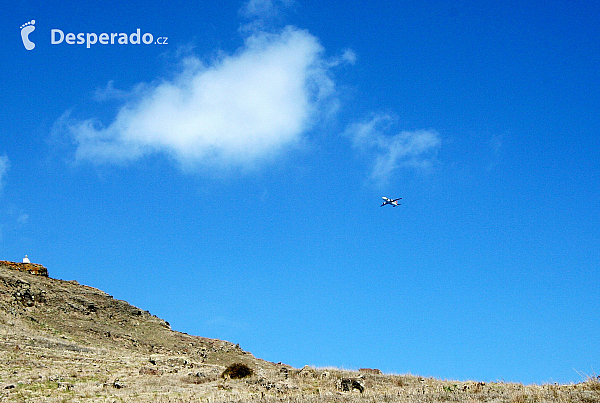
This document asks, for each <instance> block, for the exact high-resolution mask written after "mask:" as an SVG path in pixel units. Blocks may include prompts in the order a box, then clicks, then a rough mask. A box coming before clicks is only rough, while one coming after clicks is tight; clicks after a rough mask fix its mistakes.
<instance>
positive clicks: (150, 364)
mask: <svg viewBox="0 0 600 403" xmlns="http://www.w3.org/2000/svg"><path fill="white" fill-rule="evenodd" d="M234 363H239V364H243V365H247V366H248V367H249V368H250V369H251V370H252V375H251V376H247V377H244V378H242V379H228V378H227V377H225V378H223V377H222V374H223V372H224V370H225V369H226V368H227V367H228V366H229V365H231V364H234ZM348 378H349V379H354V380H357V381H359V382H360V384H361V387H362V386H364V392H363V393H360V392H359V391H358V390H356V389H353V390H352V391H344V390H342V387H341V386H342V379H348ZM346 384H347V383H346ZM0 402H111V403H112V402H207V403H219V402H240V403H252V402H257V403H258V402H260V403H270V402H273V403H275V402H278V403H280V402H283V403H285V402H289V403H295V402H298V403H300V402H315V403H317V402H323V403H329V402H331V403H334V402H336V403H337V402H356V403H362V402H364V403H367V402H369V403H371V402H403V403H408V402H411V403H413V402H416V403H419V402H423V403H428V402H469V403H474V402H490V403H497V402H498V403H499V402H507V403H543V402H561V403H597V402H600V379H599V378H598V377H597V376H595V375H593V376H585V377H584V380H583V381H582V382H581V383H578V384H573V385H522V384H518V383H502V382H498V383H481V382H472V381H467V382H459V381H442V380H439V379H434V378H423V377H419V376H414V375H410V374H406V375H384V374H379V373H377V371H374V370H371V371H368V370H367V371H363V372H357V371H348V370H342V369H337V368H313V367H304V368H302V369H295V368H292V367H289V366H286V365H283V364H274V363H271V362H267V361H263V360H260V359H257V358H255V357H253V356H252V354H250V353H248V352H245V351H243V350H241V349H240V348H239V346H236V345H233V344H232V343H228V342H224V341H221V340H213V339H205V338H201V337H194V336H189V335H186V334H183V333H178V332H174V331H172V330H170V329H169V327H168V324H166V322H164V321H163V320H161V319H159V318H156V317H154V316H152V315H150V314H149V313H147V312H144V311H141V310H139V309H138V308H135V307H133V306H131V305H129V304H127V303H125V302H124V301H117V300H114V299H112V298H111V297H110V296H108V295H107V294H105V293H103V292H102V291H100V290H96V289H93V288H90V287H85V286H81V285H78V284H77V283H74V282H65V281H60V280H54V279H51V278H45V277H39V276H32V275H30V274H27V273H22V272H18V271H15V270H9V269H3V268H1V267H0Z"/></svg>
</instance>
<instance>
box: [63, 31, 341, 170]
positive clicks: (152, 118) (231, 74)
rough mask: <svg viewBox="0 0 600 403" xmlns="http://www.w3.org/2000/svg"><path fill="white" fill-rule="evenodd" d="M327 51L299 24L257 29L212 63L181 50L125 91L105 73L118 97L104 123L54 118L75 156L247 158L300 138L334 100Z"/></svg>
mask: <svg viewBox="0 0 600 403" xmlns="http://www.w3.org/2000/svg"><path fill="white" fill-rule="evenodd" d="M323 53H324V50H323V48H322V46H321V45H320V44H319V42H318V40H317V38H315V37H314V36H312V35H311V34H309V33H308V32H307V31H304V30H300V29H297V28H294V27H287V28H285V29H283V30H281V31H279V32H278V33H268V32H262V31H261V32H254V33H252V34H251V35H249V36H248V37H247V38H246V40H245V44H244V46H243V47H242V48H240V49H238V51H237V52H235V53H234V54H231V55H224V56H222V57H221V58H220V59H219V60H217V61H214V62H212V63H211V64H210V65H206V64H204V63H203V62H202V61H200V59H198V58H196V57H189V58H187V59H185V60H184V63H183V69H182V71H181V72H180V73H179V74H178V75H176V76H175V77H174V78H173V79H171V80H163V81H161V82H158V83H155V84H139V85H137V86H135V88H134V89H133V90H131V91H130V92H124V91H122V90H116V89H115V88H114V86H113V84H112V83H111V82H109V83H108V84H107V86H106V88H105V89H103V90H99V91H98V92H97V94H96V98H97V99H106V98H120V99H122V100H123V102H124V104H123V105H122V107H121V108H120V109H119V111H118V113H117V115H116V117H115V119H114V121H113V122H112V123H110V124H108V125H104V124H103V123H102V122H100V121H99V120H98V119H96V118H91V119H87V120H83V121H82V120H76V119H73V118H72V117H71V116H70V115H69V113H66V114H65V115H64V116H63V117H62V118H61V119H60V120H59V122H57V125H58V126H61V127H62V129H63V130H66V131H67V132H68V133H69V134H70V136H71V137H72V139H73V140H74V142H75V144H76V147H77V149H76V160H77V161H91V162H94V163H125V162H129V161H135V160H137V159H139V158H142V157H144V156H146V155H150V154H154V153H164V154H168V155H170V156H171V157H173V158H174V159H175V160H177V161H178V162H179V163H181V164H182V165H184V166H198V165H204V166H210V167H223V168H229V167H232V166H234V167H252V166H254V165H256V164H257V163H260V162H262V161H265V160H268V159H270V158H272V157H273V156H275V155H277V154H278V153H280V152H282V151H283V150H285V149H286V148H288V147H291V146H294V145H297V144H299V143H300V142H301V141H302V140H303V135H304V133H305V132H306V131H307V130H308V129H309V128H310V127H312V125H313V124H314V123H315V122H316V121H317V120H318V119H319V115H320V110H322V109H327V108H323V106H324V104H325V103H327V102H330V101H332V100H333V99H332V95H333V93H334V88H335V84H334V82H333V80H332V79H331V76H330V71H329V70H330V69H331V66H329V65H328V63H327V61H326V60H325V59H324V58H323Z"/></svg>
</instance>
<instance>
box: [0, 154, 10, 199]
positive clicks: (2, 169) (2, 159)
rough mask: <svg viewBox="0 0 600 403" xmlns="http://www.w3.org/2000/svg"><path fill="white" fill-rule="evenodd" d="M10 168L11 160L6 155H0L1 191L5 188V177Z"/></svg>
mask: <svg viewBox="0 0 600 403" xmlns="http://www.w3.org/2000/svg"><path fill="white" fill-rule="evenodd" d="M9 168H10V162H9V160H8V157H7V156H6V155H0V191H2V189H3V188H4V177H5V176H6V173H7V172H8V169H9Z"/></svg>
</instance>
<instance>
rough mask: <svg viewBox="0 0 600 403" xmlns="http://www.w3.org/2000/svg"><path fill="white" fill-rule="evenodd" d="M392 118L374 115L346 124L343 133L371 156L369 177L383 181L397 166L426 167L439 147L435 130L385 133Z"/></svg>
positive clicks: (391, 122) (391, 125) (389, 127)
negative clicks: (371, 162)
mask: <svg viewBox="0 0 600 403" xmlns="http://www.w3.org/2000/svg"><path fill="white" fill-rule="evenodd" d="M394 123H395V119H394V118H392V117H391V116H390V115H387V114H378V115H375V116H373V117H371V118H370V119H367V120H365V121H362V122H357V123H352V124H350V125H349V126H348V127H347V129H346V130H345V132H344V136H345V137H347V138H349V139H350V140H351V141H352V145H353V146H354V147H355V148H356V149H358V150H360V151H361V152H363V153H365V154H367V155H368V156H369V157H371V158H372V159H373V168H372V171H371V174H370V177H371V179H373V180H375V181H376V182H378V183H380V184H383V183H386V182H388V181H389V179H390V177H391V176H392V174H394V173H395V172H396V171H397V170H398V169H399V168H402V167H412V168H417V169H426V168H430V167H431V166H432V164H433V162H434V161H435V157H436V155H437V152H438V150H439V148H440V146H441V137H440V135H439V133H438V132H437V131H435V130H416V131H400V132H399V133H396V134H389V133H390V132H391V131H392V129H393V124H394Z"/></svg>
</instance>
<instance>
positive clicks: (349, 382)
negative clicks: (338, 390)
mask: <svg viewBox="0 0 600 403" xmlns="http://www.w3.org/2000/svg"><path fill="white" fill-rule="evenodd" d="M341 387H342V391H343V392H351V391H352V390H354V389H358V390H359V392H360V393H363V392H364V391H365V387H364V386H363V384H362V383H361V382H360V381H359V380H358V379H353V378H342V382H341Z"/></svg>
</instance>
